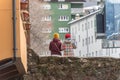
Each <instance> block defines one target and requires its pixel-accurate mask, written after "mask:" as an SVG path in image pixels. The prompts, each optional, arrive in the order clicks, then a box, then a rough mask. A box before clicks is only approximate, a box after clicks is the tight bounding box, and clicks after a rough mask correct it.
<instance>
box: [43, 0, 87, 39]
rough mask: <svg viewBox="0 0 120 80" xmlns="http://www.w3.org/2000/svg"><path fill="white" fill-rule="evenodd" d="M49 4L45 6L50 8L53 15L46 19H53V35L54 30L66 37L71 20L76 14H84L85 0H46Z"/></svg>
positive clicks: (61, 36)
mask: <svg viewBox="0 0 120 80" xmlns="http://www.w3.org/2000/svg"><path fill="white" fill-rule="evenodd" d="M44 1H45V2H47V3H48V4H45V5H44V6H43V8H44V9H46V10H50V11H51V13H52V14H51V15H48V16H46V17H45V18H44V19H45V21H52V26H53V27H52V28H53V29H52V31H50V32H51V37H52V35H53V33H54V32H58V33H59V34H60V38H61V39H64V34H65V33H68V32H69V25H68V24H67V23H68V22H69V21H71V20H73V19H75V15H76V14H79V15H80V16H83V15H84V14H83V13H84V10H83V3H84V2H85V0H44Z"/></svg>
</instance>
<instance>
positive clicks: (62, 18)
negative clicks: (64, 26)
mask: <svg viewBox="0 0 120 80" xmlns="http://www.w3.org/2000/svg"><path fill="white" fill-rule="evenodd" d="M59 21H69V17H68V16H59Z"/></svg>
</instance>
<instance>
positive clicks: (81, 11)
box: [71, 8, 84, 14]
mask: <svg viewBox="0 0 120 80" xmlns="http://www.w3.org/2000/svg"><path fill="white" fill-rule="evenodd" d="M83 12H84V10H83V9H82V8H71V14H78V13H79V14H80V13H83Z"/></svg>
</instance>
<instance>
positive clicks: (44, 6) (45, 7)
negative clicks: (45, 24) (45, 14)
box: [42, 4, 51, 9]
mask: <svg viewBox="0 0 120 80" xmlns="http://www.w3.org/2000/svg"><path fill="white" fill-rule="evenodd" d="M42 8H43V9H51V5H50V4H44V5H42Z"/></svg>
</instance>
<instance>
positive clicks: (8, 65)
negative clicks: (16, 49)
mask: <svg viewBox="0 0 120 80" xmlns="http://www.w3.org/2000/svg"><path fill="white" fill-rule="evenodd" d="M24 73H25V72H24V69H23V65H22V63H21V60H20V59H19V58H17V59H16V61H14V62H13V60H12V58H10V59H6V60H2V61H0V80H14V78H16V77H20V76H22V75H23V74H24Z"/></svg>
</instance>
